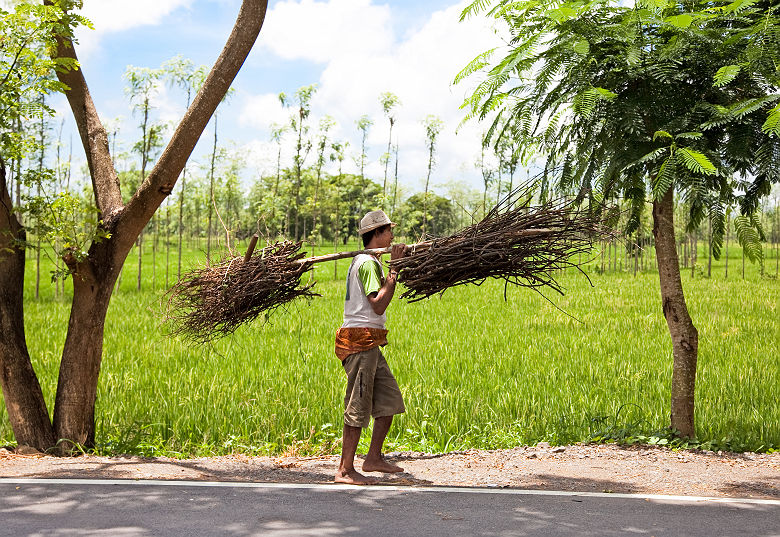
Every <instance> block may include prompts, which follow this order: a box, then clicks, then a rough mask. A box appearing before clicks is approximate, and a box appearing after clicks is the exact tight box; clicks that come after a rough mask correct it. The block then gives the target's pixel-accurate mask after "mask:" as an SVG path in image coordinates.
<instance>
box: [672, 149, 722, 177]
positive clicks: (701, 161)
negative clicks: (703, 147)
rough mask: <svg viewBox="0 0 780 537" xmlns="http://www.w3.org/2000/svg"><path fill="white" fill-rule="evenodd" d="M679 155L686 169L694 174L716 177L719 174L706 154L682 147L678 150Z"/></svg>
mask: <svg viewBox="0 0 780 537" xmlns="http://www.w3.org/2000/svg"><path fill="white" fill-rule="evenodd" d="M677 154H678V155H680V157H681V159H682V161H683V164H685V167H686V168H688V169H689V170H691V171H692V172H696V173H701V174H704V175H714V174H716V173H718V169H717V168H716V167H715V165H714V164H713V163H712V162H710V159H708V158H707V156H706V155H705V154H704V153H699V152H698V151H694V150H693V149H688V148H686V147H681V148H678V149H677Z"/></svg>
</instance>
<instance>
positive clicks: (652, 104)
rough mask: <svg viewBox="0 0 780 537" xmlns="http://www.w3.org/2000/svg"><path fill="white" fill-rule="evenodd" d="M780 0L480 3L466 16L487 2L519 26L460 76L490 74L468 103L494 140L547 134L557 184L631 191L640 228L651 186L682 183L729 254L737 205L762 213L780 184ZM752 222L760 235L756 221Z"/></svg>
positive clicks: (693, 216) (548, 168)
mask: <svg viewBox="0 0 780 537" xmlns="http://www.w3.org/2000/svg"><path fill="white" fill-rule="evenodd" d="M772 4H773V3H772V2H765V1H760V0H733V1H731V2H719V3H713V2H710V1H704V0H686V1H685V2H683V1H682V0H637V2H636V5H635V6H633V5H632V6H627V5H621V4H620V3H616V2H614V1H611V0H590V1H589V2H580V1H567V0H492V1H490V0H477V1H474V2H472V3H471V4H470V5H469V7H468V8H466V10H464V16H472V15H473V14H474V13H476V12H487V14H488V16H489V17H494V18H495V19H497V20H500V21H502V23H505V24H506V25H507V27H508V35H507V37H506V42H508V43H509V48H510V50H509V52H508V53H506V54H504V56H503V57H501V58H498V59H495V60H494V59H493V57H487V56H485V57H482V58H480V57H478V58H477V59H475V60H474V61H473V62H472V63H471V64H469V65H468V66H466V68H465V69H464V70H463V71H462V72H461V74H459V75H458V81H461V80H465V79H468V78H470V77H472V76H475V75H476V74H477V73H480V74H481V75H483V76H485V79H484V80H483V81H482V82H481V83H480V84H478V85H477V88H476V90H475V91H474V92H473V93H472V95H471V96H470V97H469V98H468V99H467V100H466V102H464V109H466V110H468V114H469V117H471V118H475V119H481V120H487V121H490V122H491V126H490V128H488V129H487V131H486V133H487V134H486V136H487V137H488V139H489V141H490V142H491V144H493V145H497V144H498V141H499V139H500V138H502V137H504V136H507V135H510V134H508V133H512V134H511V135H512V136H516V137H517V139H518V140H520V143H521V144H531V143H532V142H531V141H534V142H537V143H539V145H538V146H537V148H538V149H541V150H543V151H544V153H545V156H546V159H547V160H546V163H545V173H544V174H543V177H544V179H543V182H544V187H543V188H542V189H541V190H542V191H543V192H545V195H546V193H547V192H548V191H549V189H556V190H558V191H560V192H566V193H571V194H572V195H576V196H577V199H578V200H582V201H583V203H584V202H585V201H586V200H587V201H588V203H596V202H598V203H605V204H607V203H610V202H611V201H612V197H613V196H617V195H622V196H624V197H627V198H628V199H629V201H630V203H631V205H630V206H631V214H630V218H629V223H630V225H631V226H636V225H638V222H640V219H641V213H642V211H643V210H644V206H645V205H646V203H645V198H646V197H647V198H649V199H650V200H651V201H654V202H658V201H660V200H661V199H662V198H663V197H664V195H666V194H667V193H668V192H669V191H670V189H675V190H676V191H678V192H679V193H680V194H682V196H683V199H685V200H686V203H687V207H688V209H689V218H688V224H689V226H694V227H695V226H698V225H700V224H701V223H702V222H703V221H704V220H705V219H706V218H709V220H710V222H711V223H712V228H713V236H714V237H713V253H715V252H719V251H720V248H721V242H722V238H723V234H724V232H725V223H724V214H725V209H724V208H725V207H729V206H733V204H734V203H738V204H739V207H740V212H741V216H743V217H744V218H746V219H747V220H746V222H750V220H751V215H752V214H755V212H756V211H757V209H758V207H759V206H760V203H759V200H760V199H761V197H762V196H765V195H766V194H767V193H768V192H769V189H771V186H772V185H773V184H777V183H780V165H778V162H780V105H779V104H778V102H780V77H779V76H778V71H777V65H780V18H779V17H780V9H777V8H776V6H775V7H773V5H772ZM496 50H497V49H496ZM489 62H492V63H491V64H490V65H484V66H482V63H485V64H487V63H489ZM499 117H500V121H499V120H498V119H496V118H499ZM506 122H515V123H516V127H515V128H511V129H507V128H504V127H503V125H505V123H506ZM499 124H500V125H501V126H502V127H501V128H496V126H497V125H499ZM640 186H641V187H640ZM740 226H741V227H740V229H742V230H743V235H744V237H746V238H749V233H748V231H747V229H748V228H749V227H750V226H747V227H745V225H744V222H743V221H742V220H740ZM750 229H753V230H754V231H755V232H756V233H758V231H756V229H757V228H755V227H752V228H750ZM746 240H747V239H746ZM751 244H753V243H751ZM753 258H755V259H759V257H757V256H755V255H754V256H753Z"/></svg>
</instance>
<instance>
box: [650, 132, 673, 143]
mask: <svg viewBox="0 0 780 537" xmlns="http://www.w3.org/2000/svg"><path fill="white" fill-rule="evenodd" d="M659 138H669V139H670V140H674V136H672V135H671V134H669V133H668V132H666V131H655V132H654V133H653V141H654V142H655V141H656V140H658V139H659Z"/></svg>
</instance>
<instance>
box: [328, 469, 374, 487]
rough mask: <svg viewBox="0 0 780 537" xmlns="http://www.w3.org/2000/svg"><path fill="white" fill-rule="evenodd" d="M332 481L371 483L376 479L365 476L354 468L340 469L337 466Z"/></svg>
mask: <svg viewBox="0 0 780 537" xmlns="http://www.w3.org/2000/svg"><path fill="white" fill-rule="evenodd" d="M333 481H335V482H336V483H346V484H348V485H372V484H374V483H376V479H374V478H373V477H366V476H364V475H363V474H361V473H359V472H358V471H357V470H355V469H354V468H353V469H351V470H342V469H341V468H339V469H338V470H337V471H336V477H334V478H333Z"/></svg>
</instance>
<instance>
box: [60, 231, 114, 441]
mask: <svg viewBox="0 0 780 537" xmlns="http://www.w3.org/2000/svg"><path fill="white" fill-rule="evenodd" d="M104 244H105V245H106V246H104V245H103V244H100V245H99V247H98V248H92V249H90V254H91V255H90V257H92V256H94V255H95V254H96V253H98V252H97V251H100V253H102V254H104V255H105V256H106V258H107V259H106V262H105V263H102V264H101V265H100V266H101V267H105V268H107V269H108V270H107V271H105V272H97V271H96V270H95V269H94V268H93V263H92V261H91V260H90V259H89V258H88V259H87V260H86V261H84V262H82V263H80V264H79V265H78V266H75V267H72V268H71V270H73V271H74V274H73V305H72V306H71V311H70V320H69V321H68V335H67V337H66V338H65V347H64V348H63V351H62V361H61V362H60V373H59V379H58V381H57V398H56V400H55V405H54V430H55V432H56V434H57V438H59V439H64V440H65V441H64V442H62V443H61V444H60V452H62V453H64V454H68V453H70V452H71V450H72V449H73V448H74V447H76V446H77V445H78V446H83V447H86V448H92V447H94V445H95V401H96V398H97V384H98V376H99V374H100V362H101V359H102V356H103V330H104V326H105V320H106V312H107V311H108V304H109V300H110V299H111V291H112V289H113V287H114V282H115V281H116V276H117V273H116V272H114V271H112V270H110V267H113V266H121V265H122V263H123V261H124V257H123V256H121V253H120V255H119V256H115V255H111V254H112V253H113V252H111V250H112V249H111V248H110V246H108V241H106V243H104ZM106 251H108V252H106ZM125 256H126V253H125ZM95 257H98V258H100V257H103V255H99V256H95ZM116 257H122V258H121V259H116Z"/></svg>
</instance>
